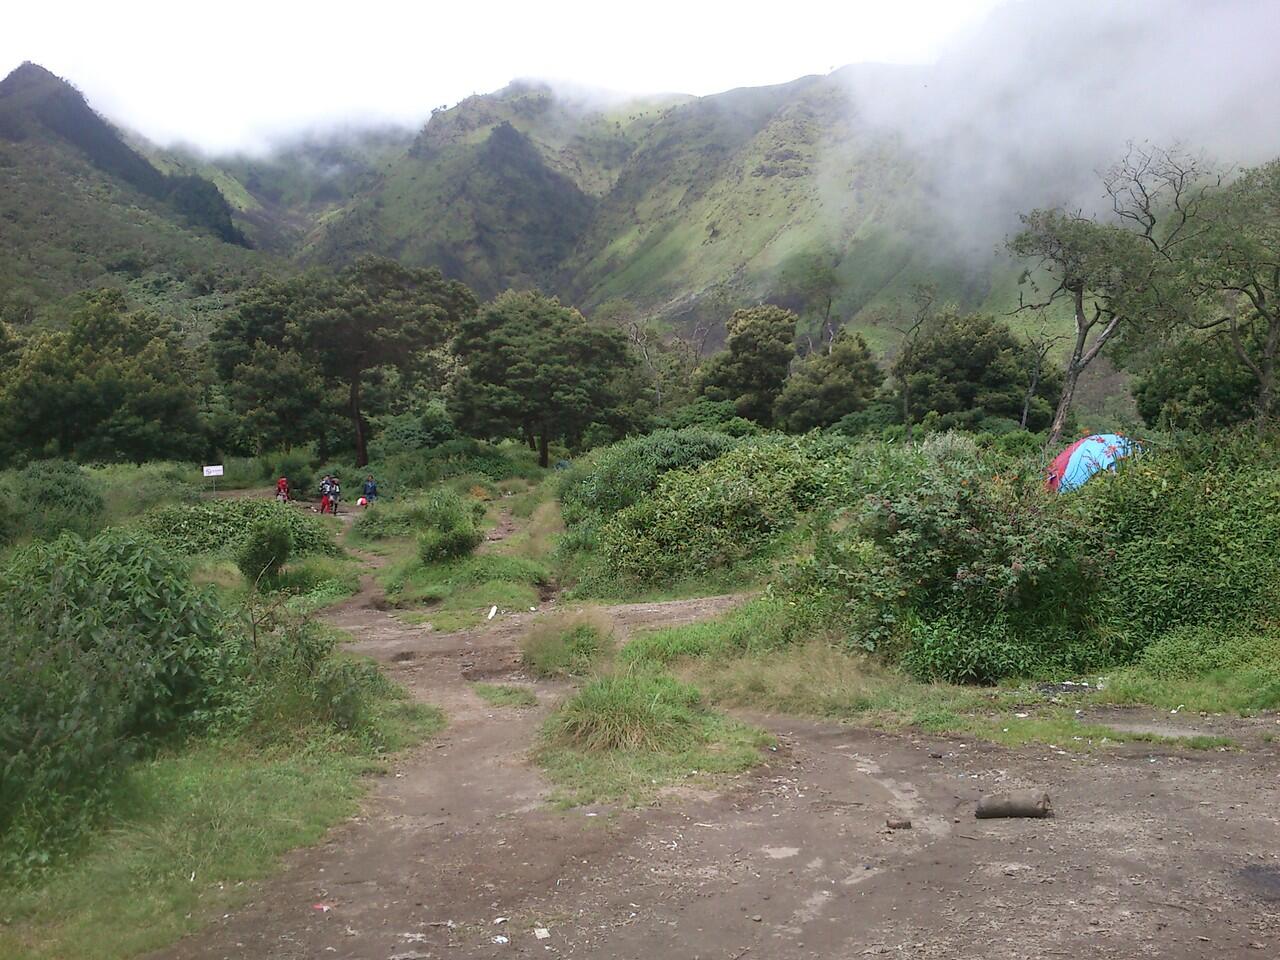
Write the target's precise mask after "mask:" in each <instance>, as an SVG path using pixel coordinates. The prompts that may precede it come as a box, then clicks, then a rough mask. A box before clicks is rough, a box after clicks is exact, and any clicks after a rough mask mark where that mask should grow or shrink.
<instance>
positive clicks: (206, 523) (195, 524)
mask: <svg viewBox="0 0 1280 960" xmlns="http://www.w3.org/2000/svg"><path fill="white" fill-rule="evenodd" d="M264 517H273V518H279V519H280V520H281V521H282V522H283V523H284V525H285V526H286V527H287V528H288V530H289V535H290V537H291V538H292V540H293V549H292V553H293V554H294V555H295V556H307V555H308V554H313V553H318V554H327V555H330V556H332V555H335V554H337V552H338V546H337V544H336V543H335V542H334V539H333V533H332V532H331V530H330V528H329V527H328V526H326V524H325V523H324V521H323V520H321V519H320V518H319V517H317V516H315V515H314V514H311V513H309V512H307V511H305V510H300V509H298V508H296V507H289V506H285V505H283V504H279V503H276V502H275V501H274V500H248V499H245V500H212V501H208V502H206V503H199V504H192V505H189V506H173V507H163V508H161V509H159V510H153V511H151V512H149V513H147V514H145V515H144V516H143V517H141V518H140V520H139V522H138V526H139V527H140V528H141V529H142V530H143V531H145V532H146V533H147V534H149V535H150V536H151V537H152V538H154V539H155V540H157V541H158V542H159V543H161V544H162V545H163V546H166V547H168V548H169V549H171V550H173V551H175V552H177V553H179V554H181V555H183V556H191V555H193V554H201V553H217V552H219V551H225V550H236V549H238V548H239V546H240V545H241V544H242V543H243V542H244V540H245V537H246V535H247V534H248V531H249V528H250V527H251V526H253V524H254V523H255V522H256V521H258V520H261V519H263V518H264Z"/></svg>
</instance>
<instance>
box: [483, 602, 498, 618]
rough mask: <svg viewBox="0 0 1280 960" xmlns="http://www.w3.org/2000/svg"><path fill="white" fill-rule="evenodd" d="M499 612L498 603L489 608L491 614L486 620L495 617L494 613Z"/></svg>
mask: <svg viewBox="0 0 1280 960" xmlns="http://www.w3.org/2000/svg"><path fill="white" fill-rule="evenodd" d="M497 612H498V608H497V606H496V605H495V606H492V607H490V608H489V616H487V617H486V618H485V619H486V620H492V619H493V616H494V614H496V613H497Z"/></svg>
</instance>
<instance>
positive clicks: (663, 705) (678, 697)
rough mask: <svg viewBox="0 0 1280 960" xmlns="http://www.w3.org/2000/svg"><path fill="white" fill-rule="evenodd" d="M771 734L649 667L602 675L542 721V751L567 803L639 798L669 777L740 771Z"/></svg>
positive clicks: (650, 794)
mask: <svg viewBox="0 0 1280 960" xmlns="http://www.w3.org/2000/svg"><path fill="white" fill-rule="evenodd" d="M768 742H769V737H768V736H767V735H766V734H765V733H764V732H763V731H760V730H757V729H755V728H752V727H749V726H747V725H745V724H741V723H738V722H736V721H734V720H731V719H728V718H726V717H723V716H720V715H718V714H715V713H714V712H712V711H710V710H708V709H707V708H706V707H705V705H704V704H703V702H702V696H701V694H700V693H699V692H698V690H697V689H696V688H695V687H692V686H690V685H689V684H686V683H682V682H680V681H678V680H676V679H675V678H673V677H671V676H669V675H666V674H661V673H655V672H652V671H628V672H626V673H618V674H610V675H608V676H603V677H597V678H596V679H594V680H592V681H591V682H589V683H588V684H587V685H586V686H584V687H583V688H582V690H580V691H579V692H578V693H577V694H575V695H574V696H572V697H570V698H569V699H568V700H567V701H565V703H563V704H562V705H561V706H560V707H559V708H558V709H557V710H556V712H555V713H554V714H552V716H551V717H550V718H548V720H547V723H546V725H545V727H544V729H543V733H542V745H541V746H540V748H539V750H538V752H537V759H538V762H539V763H540V764H542V766H543V767H544V769H545V770H546V771H547V774H548V776H550V777H551V779H552V781H553V782H554V783H555V784H556V786H557V793H556V796H555V799H556V800H557V801H558V802H560V803H562V804H566V805H576V804H584V803H595V802H605V801H617V800H622V801H627V802H631V803H640V802H643V801H645V800H647V799H650V798H652V797H653V795H654V794H655V793H657V791H658V790H659V789H660V788H662V787H663V786H666V785H668V784H671V783H675V782H678V781H684V780H688V779H690V778H705V777H706V776H708V775H712V774H725V773H737V772H740V771H742V770H745V769H747V768H749V767H751V766H753V765H754V764H755V763H757V762H759V759H760V752H759V751H760V748H761V747H762V746H764V745H765V744H767V743H768Z"/></svg>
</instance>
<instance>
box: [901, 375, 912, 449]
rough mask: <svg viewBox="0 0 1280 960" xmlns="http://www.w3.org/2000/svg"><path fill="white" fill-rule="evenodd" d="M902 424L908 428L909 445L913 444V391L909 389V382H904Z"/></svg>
mask: <svg viewBox="0 0 1280 960" xmlns="http://www.w3.org/2000/svg"><path fill="white" fill-rule="evenodd" d="M902 423H903V426H905V427H906V428H907V443H910V442H911V391H909V390H908V389H907V381H906V378H905V377H904V378H903V380H902Z"/></svg>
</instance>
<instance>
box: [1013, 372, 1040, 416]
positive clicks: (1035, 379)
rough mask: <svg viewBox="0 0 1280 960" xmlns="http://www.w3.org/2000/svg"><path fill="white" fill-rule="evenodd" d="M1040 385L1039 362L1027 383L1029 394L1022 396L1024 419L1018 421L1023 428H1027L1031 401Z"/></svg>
mask: <svg viewBox="0 0 1280 960" xmlns="http://www.w3.org/2000/svg"><path fill="white" fill-rule="evenodd" d="M1038 386H1040V364H1039V363H1037V364H1036V366H1035V370H1034V371H1033V372H1032V374H1031V382H1030V383H1029V384H1027V394H1026V396H1024V397H1023V398H1022V419H1021V420H1019V421H1018V426H1020V427H1021V428H1022V429H1023V430H1025V429H1027V416H1028V414H1030V413H1031V401H1032V400H1033V399H1034V398H1035V395H1036V387H1038Z"/></svg>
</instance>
